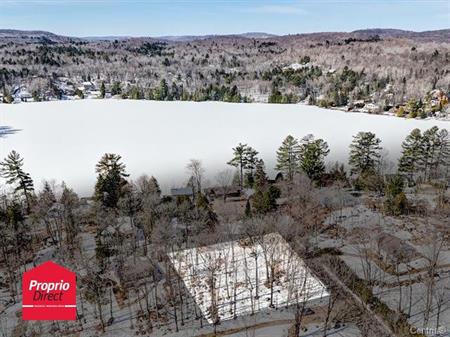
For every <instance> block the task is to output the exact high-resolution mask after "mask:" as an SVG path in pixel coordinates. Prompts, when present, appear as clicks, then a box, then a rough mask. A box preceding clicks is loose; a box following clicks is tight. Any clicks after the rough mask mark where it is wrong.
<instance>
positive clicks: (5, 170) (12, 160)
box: [0, 150, 34, 211]
mask: <svg viewBox="0 0 450 337" xmlns="http://www.w3.org/2000/svg"><path fill="white" fill-rule="evenodd" d="M22 167H23V158H21V157H20V155H19V154H18V153H17V152H16V151H14V150H13V151H11V153H10V154H9V155H8V156H7V157H6V158H5V159H4V160H3V162H1V163H0V176H1V177H2V178H5V179H6V183H7V184H8V185H14V186H15V187H14V192H15V193H18V192H21V193H22V194H23V196H24V197H25V201H26V203H27V209H28V211H30V209H31V196H32V194H33V192H34V186H33V180H32V179H31V176H30V174H29V173H26V172H24V170H23V168H22Z"/></svg>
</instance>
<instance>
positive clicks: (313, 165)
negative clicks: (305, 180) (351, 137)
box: [300, 135, 330, 181]
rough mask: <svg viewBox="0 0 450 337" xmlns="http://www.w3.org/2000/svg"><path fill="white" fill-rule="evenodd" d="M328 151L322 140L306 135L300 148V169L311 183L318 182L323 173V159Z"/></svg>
mask: <svg viewBox="0 0 450 337" xmlns="http://www.w3.org/2000/svg"><path fill="white" fill-rule="evenodd" d="M329 152H330V150H329V149H328V144H327V143H326V142H325V141H324V140H323V139H314V137H313V135H307V136H306V137H304V138H303V139H302V144H301V147H300V167H301V169H302V171H303V172H305V174H306V175H307V176H308V177H309V179H311V180H313V181H319V180H320V179H321V178H322V176H323V174H324V173H325V161H324V160H325V157H326V156H327V155H328V153H329Z"/></svg>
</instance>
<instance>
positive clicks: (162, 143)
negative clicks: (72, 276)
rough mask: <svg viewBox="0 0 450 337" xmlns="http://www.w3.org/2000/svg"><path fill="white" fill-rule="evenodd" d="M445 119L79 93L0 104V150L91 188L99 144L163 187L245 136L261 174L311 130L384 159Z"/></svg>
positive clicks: (340, 152) (222, 161) (210, 169)
mask: <svg viewBox="0 0 450 337" xmlns="http://www.w3.org/2000/svg"><path fill="white" fill-rule="evenodd" d="M434 125H437V126H438V127H440V128H444V127H445V128H449V127H450V123H449V122H444V121H435V120H408V119H401V118H395V117H388V116H376V115H368V114H361V113H345V112H340V111H335V110H327V109H321V108H318V107H312V106H304V105H275V104H231V103H217V102H204V103H195V102H156V101H130V100H123V101H122V100H82V101H59V102H45V103H27V104H25V103H24V104H16V105H9V104H0V126H9V127H11V128H12V129H19V130H20V131H18V132H16V133H11V132H10V133H9V134H7V135H5V137H2V138H0V157H1V158H4V157H5V156H6V155H7V154H8V153H9V152H10V151H11V150H13V149H15V150H16V151H18V152H19V153H20V154H21V155H22V156H23V157H24V158H25V169H26V170H27V171H29V172H30V173H31V175H32V177H33V179H34V180H35V182H36V184H37V185H38V186H40V185H41V182H42V181H43V180H44V179H47V180H50V179H52V180H55V181H56V182H58V183H59V182H61V181H65V182H66V183H67V184H68V185H69V186H70V187H72V188H74V189H75V190H76V191H77V192H78V193H80V194H81V195H85V196H86V195H90V194H91V193H92V189H93V186H94V183H95V179H96V174H95V164H96V163H97V162H98V160H99V159H100V157H101V156H102V155H103V154H104V153H105V152H113V153H117V154H120V155H122V157H123V160H124V162H125V163H126V165H127V170H128V172H129V173H130V174H131V178H137V177H138V176H139V175H141V174H144V173H146V174H148V175H154V176H155V177H156V178H157V179H158V180H159V182H160V183H161V185H162V187H163V189H164V190H165V191H167V190H168V189H169V188H171V187H176V186H178V185H180V184H183V183H184V182H185V181H186V179H187V173H186V170H185V166H186V164H187V162H188V161H189V159H191V158H196V159H200V160H202V162H203V165H204V167H205V169H206V176H207V177H208V178H209V180H210V181H211V182H214V176H215V175H216V173H217V172H218V171H220V170H223V169H225V168H226V167H227V165H226V162H227V161H228V160H229V159H230V158H231V156H232V147H234V146H236V145H237V144H238V143H239V142H242V143H248V144H249V145H251V146H252V147H254V148H255V149H257V150H258V151H259V152H260V156H261V157H262V158H263V159H264V161H265V162H266V166H267V169H268V172H269V174H273V173H274V170H273V167H274V165H275V153H276V150H277V149H278V147H279V146H280V144H281V142H282V140H283V139H284V138H285V137H286V136H287V135H288V134H292V135H293V136H295V137H298V138H302V137H303V136H305V135H306V134H309V133H312V134H314V135H315V136H316V137H317V138H323V139H324V140H326V141H327V142H328V144H329V146H330V150H331V152H330V155H329V156H328V158H327V161H328V162H330V163H332V162H334V161H336V160H339V161H344V162H347V155H348V146H349V144H350V142H351V140H352V136H353V135H355V134H356V133H357V132H359V131H372V132H375V133H376V134H377V136H378V137H380V138H381V140H382V141H383V142H382V145H383V147H384V148H385V149H386V150H387V151H388V153H389V156H390V158H391V159H395V158H397V157H398V155H399V153H400V149H401V142H402V141H403V139H404V138H405V137H406V135H407V134H408V133H409V132H410V131H411V130H412V129H414V128H420V129H422V130H424V129H427V128H430V127H432V126H434Z"/></svg>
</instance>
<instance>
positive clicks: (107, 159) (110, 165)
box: [94, 153, 128, 208]
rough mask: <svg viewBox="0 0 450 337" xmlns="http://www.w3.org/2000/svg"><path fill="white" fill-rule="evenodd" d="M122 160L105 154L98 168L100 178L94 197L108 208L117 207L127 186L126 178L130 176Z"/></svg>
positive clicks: (98, 178) (114, 155) (111, 154)
mask: <svg viewBox="0 0 450 337" xmlns="http://www.w3.org/2000/svg"><path fill="white" fill-rule="evenodd" d="M121 159H122V157H121V156H119V155H116V154H113V153H105V154H104V155H103V157H102V158H101V159H100V161H99V162H98V164H97V166H96V172H97V173H98V177H97V183H96V185H95V195H94V197H95V199H96V200H97V201H100V202H101V203H102V204H103V205H104V206H106V207H110V208H116V207H117V203H118V201H119V199H120V197H121V196H122V194H123V187H124V186H125V185H126V184H127V181H126V180H125V177H128V174H127V173H126V172H125V164H123V163H121V161H120V160H121Z"/></svg>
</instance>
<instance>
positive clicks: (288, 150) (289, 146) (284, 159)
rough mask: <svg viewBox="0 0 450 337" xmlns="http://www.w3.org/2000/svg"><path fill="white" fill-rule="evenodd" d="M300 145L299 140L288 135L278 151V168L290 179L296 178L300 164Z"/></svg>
mask: <svg viewBox="0 0 450 337" xmlns="http://www.w3.org/2000/svg"><path fill="white" fill-rule="evenodd" d="M299 161H300V146H299V144H298V140H297V139H295V138H294V137H292V136H291V135H289V136H287V137H286V138H285V139H284V140H283V143H282V144H281V146H280V147H279V148H278V151H277V166H276V167H275V169H276V170H278V171H281V172H282V173H283V176H284V177H285V178H286V179H287V180H288V181H292V180H293V179H294V175H295V173H297V172H298V170H299V166H300V162H299Z"/></svg>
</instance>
